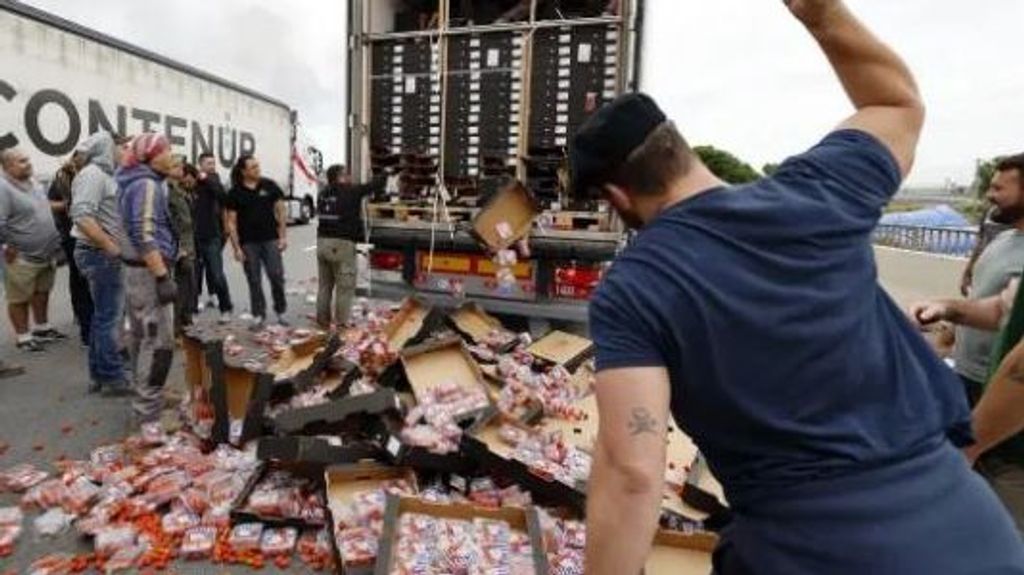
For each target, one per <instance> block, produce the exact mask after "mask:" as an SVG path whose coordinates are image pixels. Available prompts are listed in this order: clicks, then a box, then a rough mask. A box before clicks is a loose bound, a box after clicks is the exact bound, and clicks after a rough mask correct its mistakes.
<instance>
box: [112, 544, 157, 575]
mask: <svg viewBox="0 0 1024 575" xmlns="http://www.w3.org/2000/svg"><path fill="white" fill-rule="evenodd" d="M145 551H146V549H145V547H142V546H140V545H135V546H132V547H127V548H125V549H120V550H118V551H117V552H116V553H114V554H113V555H112V556H111V557H110V559H107V562H106V563H104V564H103V572H104V573H120V572H122V571H128V570H130V569H134V568H135V566H136V563H138V561H139V558H140V557H142V554H143V553H145Z"/></svg>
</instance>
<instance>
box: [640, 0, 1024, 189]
mask: <svg viewBox="0 0 1024 575" xmlns="http://www.w3.org/2000/svg"><path fill="white" fill-rule="evenodd" d="M847 4H848V5H849V6H850V7H851V8H852V9H853V10H854V12H856V13H857V14H858V15H859V16H860V17H861V18H862V19H863V20H864V21H865V22H866V23H867V24H868V25H869V26H870V27H871V28H872V29H874V30H875V31H876V33H877V34H878V35H879V36H880V37H882V38H883V39H884V40H886V41H887V42H889V43H891V44H892V45H893V46H894V47H895V48H896V50H897V51H898V52H900V54H902V55H903V56H904V57H905V59H906V60H907V62H908V63H909V65H910V67H911V68H912V69H913V71H914V73H915V75H916V76H917V79H918V82H919V83H920V85H921V89H922V92H923V94H924V96H925V99H926V103H927V105H928V109H929V118H928V123H927V126H926V129H925V133H924V136H923V139H922V141H921V146H920V149H919V154H918V161H917V166H916V168H915V170H914V173H913V174H912V175H911V178H910V183H911V184H917V185H934V184H942V183H943V182H944V181H945V180H946V178H954V179H956V180H957V181H959V182H960V183H969V182H970V180H971V177H972V174H973V167H974V160H975V158H979V157H991V156H993V155H996V154H1005V153H1007V152H1013V151H1019V150H1024V140H1022V138H1021V134H1022V133H1024V126H1022V123H1024V114H1021V113H1019V112H1018V111H1017V109H1016V108H1017V105H1015V104H1014V103H1013V102H1014V100H1018V101H1019V94H1020V92H1021V89H1022V87H1024V86H1022V84H1024V76H1021V75H1020V74H1018V73H1017V72H1016V69H1015V68H1013V67H1012V65H1007V64H1006V62H1012V61H1013V58H1015V56H1014V55H1015V54H1016V53H1018V47H1017V43H1018V41H1017V38H1018V37H1019V28H1020V24H1019V23H1020V22H1021V21H1024V2H1020V1H1019V0H986V1H985V2H952V1H942V2H936V1H934V0H900V1H899V2H892V1H891V0H848V1H847ZM647 8H648V18H647V24H646V27H645V28H646V33H647V35H648V42H647V46H646V57H645V70H644V78H645V80H644V86H643V87H644V89H645V90H648V91H650V92H651V93H652V94H653V95H654V96H655V98H657V99H658V100H659V102H660V103H661V104H662V105H663V107H665V109H666V111H667V112H668V113H669V115H670V116H672V117H673V118H675V119H676V120H677V122H678V123H679V125H680V127H681V128H682V129H683V130H684V132H686V134H687V136H688V137H689V139H690V140H692V141H693V142H695V143H712V144H715V145H718V146H721V147H724V148H727V149H730V150H732V151H734V152H735V153H737V154H738V155H740V156H741V157H743V158H745V159H747V160H748V161H750V162H751V163H752V164H755V165H761V164H762V163H764V162H769V161H777V160H778V159H780V158H783V157H785V156H787V155H790V154H793V153H798V152H799V151H801V150H803V149H805V148H806V147H807V146H809V145H811V144H813V143H814V141H815V140H816V139H818V138H819V137H821V136H822V135H824V133H825V132H826V131H827V130H829V129H830V128H831V127H833V126H835V125H836V124H837V123H838V122H839V121H841V120H842V119H843V118H844V117H845V116H846V115H848V114H849V113H850V111H851V107H850V105H849V103H848V102H847V100H846V98H845V96H844V94H843V92H842V90H841V87H840V85H839V83H838V82H837V81H836V79H835V77H834V75H833V74H832V72H831V69H830V67H829V65H828V63H827V61H826V60H825V59H824V57H823V56H822V54H821V51H820V50H819V48H818V47H817V46H816V45H815V44H814V42H813V40H812V39H811V38H810V37H809V36H808V35H807V34H806V33H805V32H804V31H803V30H802V29H801V28H800V26H799V24H798V23H796V22H795V21H794V20H793V19H792V18H791V17H790V15H789V13H788V11H786V10H785V8H784V7H783V6H782V3H781V2H774V1H768V2H761V1H755V2H751V1H750V0H716V1H715V2H692V1H679V0H648V2H647Z"/></svg>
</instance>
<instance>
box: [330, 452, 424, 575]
mask: <svg viewBox="0 0 1024 575" xmlns="http://www.w3.org/2000/svg"><path fill="white" fill-rule="evenodd" d="M395 479H405V480H406V481H408V482H409V483H410V484H411V485H412V486H413V489H414V490H416V491H417V492H418V490H419V489H418V486H417V480H416V473H415V472H414V471H413V470H412V469H409V468H408V467H390V466H386V465H380V464H374V463H358V464H355V465H336V466H332V467H328V468H327V469H326V470H325V471H324V491H325V497H326V500H327V516H328V518H329V519H330V521H331V547H332V548H333V549H334V565H335V572H336V573H338V574H339V575H372V574H373V570H374V564H372V563H371V564H368V565H363V566H348V567H346V566H345V565H343V564H342V562H341V555H340V554H339V552H338V546H337V543H336V542H337V539H336V535H337V532H338V523H337V521H336V520H335V517H337V516H338V515H339V514H340V513H341V510H342V509H343V508H344V507H346V506H348V505H350V504H351V503H352V501H353V499H354V498H355V496H356V495H358V494H359V493H362V492H365V491H373V490H376V489H379V488H380V486H381V485H383V484H384V483H385V482H387V481H391V480H395Z"/></svg>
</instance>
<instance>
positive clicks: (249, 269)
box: [225, 155, 288, 325]
mask: <svg viewBox="0 0 1024 575" xmlns="http://www.w3.org/2000/svg"><path fill="white" fill-rule="evenodd" d="M231 183H232V187H231V191H230V192H229V193H228V201H227V205H226V206H225V207H226V208H227V226H228V237H229V238H230V239H231V246H232V248H234V252H235V259H237V260H238V261H239V262H241V263H242V265H243V266H244V267H245V278H246V280H247V281H248V283H249V301H250V312H251V313H252V315H253V316H254V321H255V323H256V325H262V324H263V322H264V321H266V317H267V300H266V298H265V297H264V295H263V268H264V267H266V268H267V279H269V280H270V292H271V295H272V296H273V298H274V313H275V314H277V320H278V323H280V324H281V325H287V323H288V322H287V321H286V320H285V318H284V313H285V311H287V309H288V302H287V301H286V299H285V293H284V262H283V261H282V260H281V252H283V251H284V250H285V249H287V248H288V238H287V228H286V224H287V214H286V209H287V208H286V207H285V203H284V192H283V191H281V188H280V187H279V186H278V185H277V184H275V183H274V182H273V181H271V180H268V179H266V178H263V177H262V176H261V173H260V163H259V162H258V161H257V160H256V158H254V157H252V156H248V155H242V157H240V158H239V159H238V163H237V164H235V167H234V169H233V170H232V171H231Z"/></svg>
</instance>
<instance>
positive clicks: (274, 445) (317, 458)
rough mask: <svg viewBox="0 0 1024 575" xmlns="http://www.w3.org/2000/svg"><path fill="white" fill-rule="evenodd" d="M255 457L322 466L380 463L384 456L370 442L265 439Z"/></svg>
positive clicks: (259, 445)
mask: <svg viewBox="0 0 1024 575" xmlns="http://www.w3.org/2000/svg"><path fill="white" fill-rule="evenodd" d="M256 457H258V458H259V459H260V460H262V461H278V462H282V463H289V464H292V463H295V464H309V465H311V466H316V465H320V466H325V465H339V464H344V463H356V462H359V461H364V460H376V461H382V460H384V459H385V454H384V452H383V451H382V450H381V449H380V446H379V445H377V444H376V443H373V442H370V441H363V442H352V443H345V442H342V441H341V439H340V438H337V437H326V438H323V437H264V438H262V439H260V440H259V444H258V445H257V447H256Z"/></svg>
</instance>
